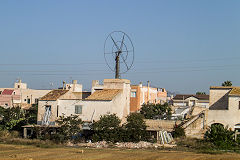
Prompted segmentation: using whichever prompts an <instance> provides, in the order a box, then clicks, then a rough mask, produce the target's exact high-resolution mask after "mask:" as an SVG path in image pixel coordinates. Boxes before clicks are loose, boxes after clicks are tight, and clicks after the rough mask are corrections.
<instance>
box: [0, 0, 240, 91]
mask: <svg viewBox="0 0 240 160" xmlns="http://www.w3.org/2000/svg"><path fill="white" fill-rule="evenodd" d="M239 8H240V1H238V0H198V1H197V0H196V1H193V0H181V1H179V0H176V1H174V0H168V1H167V0H165V1H163V0H155V1H154V0H148V1H143V0H131V1H129V0H121V1H113V0H112V1H110V0H101V1H99V0H92V1H80V0H69V1H66V0H65V1H63V0H48V1H47V0H41V1H32V0H12V1H4V0H2V1H0V55H1V60H0V87H11V86H12V85H13V83H14V82H15V80H16V79H17V78H21V79H22V80H23V81H24V82H27V83H28V85H29V87H31V88H56V87H58V86H60V85H61V82H62V80H65V81H67V82H69V81H70V80H71V79H77V80H78V81H79V83H82V84H83V85H84V88H85V89H89V88H90V85H91V80H93V79H98V80H100V81H102V80H103V79H104V78H114V73H112V72H111V70H109V68H108V67H107V65H106V64H105V61H104V56H103V53H104V50H103V46H104V41H105V39H106V37H107V36H108V34H109V33H110V32H112V31H115V30H121V31H124V32H126V33H127V34H128V35H129V36H130V37H131V39H132V41H133V44H134V47H135V61H134V65H133V68H132V69H131V70H130V71H129V72H127V73H126V74H123V75H121V76H122V78H126V79H130V80H131V82H132V83H133V84H138V83H139V82H143V83H144V84H146V82H147V81H148V80H149V81H150V82H151V85H152V86H157V87H164V88H166V89H167V90H170V91H178V92H180V93H195V92H196V91H205V92H208V90H209V86H211V85H221V83H222V82H223V81H225V80H231V81H232V82H233V84H234V85H235V86H239V85H240V74H239V73H238V72H239V69H240V64H239V60H240V55H239V53H240V47H239V46H240V45H239V42H240V10H239ZM50 83H53V86H51V85H50Z"/></svg>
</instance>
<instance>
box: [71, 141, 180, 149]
mask: <svg viewBox="0 0 240 160" xmlns="http://www.w3.org/2000/svg"><path fill="white" fill-rule="evenodd" d="M67 146H78V147H91V148H108V147H116V148H131V149H134V148H136V149H137V148H162V147H167V148H172V147H175V146H176V145H175V144H164V145H163V144H159V143H150V142H144V141H140V142H138V143H133V142H117V143H115V144H112V143H107V142H106V141H100V142H96V143H92V142H88V143H78V144H70V143H68V144H67Z"/></svg>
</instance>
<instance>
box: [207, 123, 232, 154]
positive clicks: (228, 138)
mask: <svg viewBox="0 0 240 160" xmlns="http://www.w3.org/2000/svg"><path fill="white" fill-rule="evenodd" d="M205 140H206V141H209V142H211V143H213V144H214V145H215V146H216V147H218V148H220V149H231V148H232V147H234V146H236V142H235V141H234V132H233V131H230V130H229V129H228V127H225V128H224V126H223V125H221V124H215V125H211V127H210V128H208V130H207V131H206V133H205Z"/></svg>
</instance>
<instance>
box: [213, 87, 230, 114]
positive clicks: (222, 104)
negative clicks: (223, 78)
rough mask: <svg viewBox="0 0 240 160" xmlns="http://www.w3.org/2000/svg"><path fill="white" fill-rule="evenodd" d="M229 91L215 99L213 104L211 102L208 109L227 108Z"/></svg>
mask: <svg viewBox="0 0 240 160" xmlns="http://www.w3.org/2000/svg"><path fill="white" fill-rule="evenodd" d="M229 92H230V91H229ZM229 92H227V93H226V94H225V95H224V96H222V97H221V98H220V99H219V100H218V101H216V102H215V103H214V104H212V105H211V106H210V107H209V110H228V94H229Z"/></svg>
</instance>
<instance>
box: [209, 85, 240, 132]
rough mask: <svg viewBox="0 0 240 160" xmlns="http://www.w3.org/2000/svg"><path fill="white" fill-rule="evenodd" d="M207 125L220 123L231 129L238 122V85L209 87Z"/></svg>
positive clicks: (239, 118)
mask: <svg viewBox="0 0 240 160" xmlns="http://www.w3.org/2000/svg"><path fill="white" fill-rule="evenodd" d="M206 118H207V125H208V126H211V125H212V124H216V123H218V124H222V125H224V126H228V127H229V128H231V129H232V130H234V128H239V123H240V87H210V102H209V111H208V113H207V116H206Z"/></svg>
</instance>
